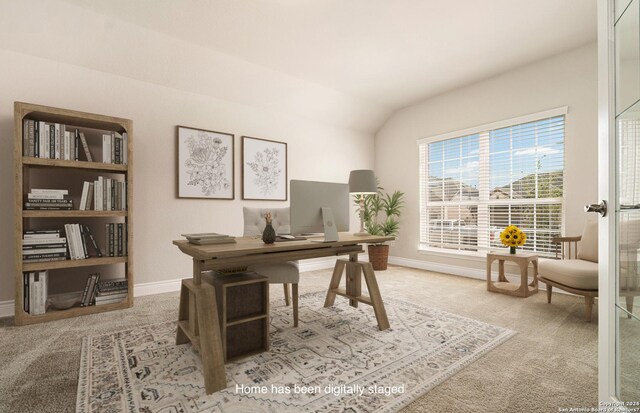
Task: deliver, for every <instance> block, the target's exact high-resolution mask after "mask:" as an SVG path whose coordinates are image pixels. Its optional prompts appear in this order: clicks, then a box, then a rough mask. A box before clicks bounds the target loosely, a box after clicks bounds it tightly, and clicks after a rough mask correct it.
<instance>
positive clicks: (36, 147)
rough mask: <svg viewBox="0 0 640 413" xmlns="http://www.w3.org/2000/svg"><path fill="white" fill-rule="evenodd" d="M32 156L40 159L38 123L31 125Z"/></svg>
mask: <svg viewBox="0 0 640 413" xmlns="http://www.w3.org/2000/svg"><path fill="white" fill-rule="evenodd" d="M33 156H34V157H36V158H39V157H40V122H35V121H34V123H33Z"/></svg>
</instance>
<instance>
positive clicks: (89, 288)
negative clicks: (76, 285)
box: [80, 272, 100, 307]
mask: <svg viewBox="0 0 640 413" xmlns="http://www.w3.org/2000/svg"><path fill="white" fill-rule="evenodd" d="M99 280H100V273H99V272H97V273H94V274H89V276H88V277H87V283H86V284H85V287H84V291H83V292H82V298H81V299H80V307H88V306H90V305H93V302H94V299H95V297H96V292H97V290H98V281H99Z"/></svg>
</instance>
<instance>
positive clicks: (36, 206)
mask: <svg viewBox="0 0 640 413" xmlns="http://www.w3.org/2000/svg"><path fill="white" fill-rule="evenodd" d="M68 195H69V191H68V190H67V189H32V190H31V192H29V193H28V194H27V199H26V201H25V203H24V209H26V210H71V209H72V208H73V201H72V200H71V199H68Z"/></svg>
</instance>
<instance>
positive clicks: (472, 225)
mask: <svg viewBox="0 0 640 413" xmlns="http://www.w3.org/2000/svg"><path fill="white" fill-rule="evenodd" d="M564 121H565V117H564V115H561V116H552V117H546V118H543V119H537V120H534V121H529V122H526V123H519V124H514V125H510V126H505V127H500V128H496V129H488V130H484V131H479V132H475V133H472V134H468V135H465V136H459V137H447V138H446V139H434V140H431V141H428V142H425V141H421V142H420V144H419V154H420V247H421V248H426V249H432V248H436V249H445V250H457V251H486V250H489V249H492V248H498V247H501V244H500V237H499V234H500V231H502V229H504V228H505V227H506V226H507V225H517V226H518V227H520V228H521V229H522V230H523V231H524V232H525V233H526V234H527V243H526V245H525V246H524V247H523V249H525V250H530V251H536V252H537V253H538V254H540V255H543V256H552V255H554V251H555V249H554V248H555V247H554V246H553V245H552V243H551V239H552V238H553V237H555V236H558V235H560V233H561V231H562V225H563V221H562V218H563V182H564Z"/></svg>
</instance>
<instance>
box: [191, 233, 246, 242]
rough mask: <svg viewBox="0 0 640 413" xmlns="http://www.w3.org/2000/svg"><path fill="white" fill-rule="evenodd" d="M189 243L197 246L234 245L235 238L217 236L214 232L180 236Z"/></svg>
mask: <svg viewBox="0 0 640 413" xmlns="http://www.w3.org/2000/svg"><path fill="white" fill-rule="evenodd" d="M182 236H183V237H185V238H186V239H187V240H188V241H189V243H191V244H197V245H209V244H235V243H236V239H235V237H230V236H229V235H225V234H218V233H216V232H204V233H200V234H182Z"/></svg>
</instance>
